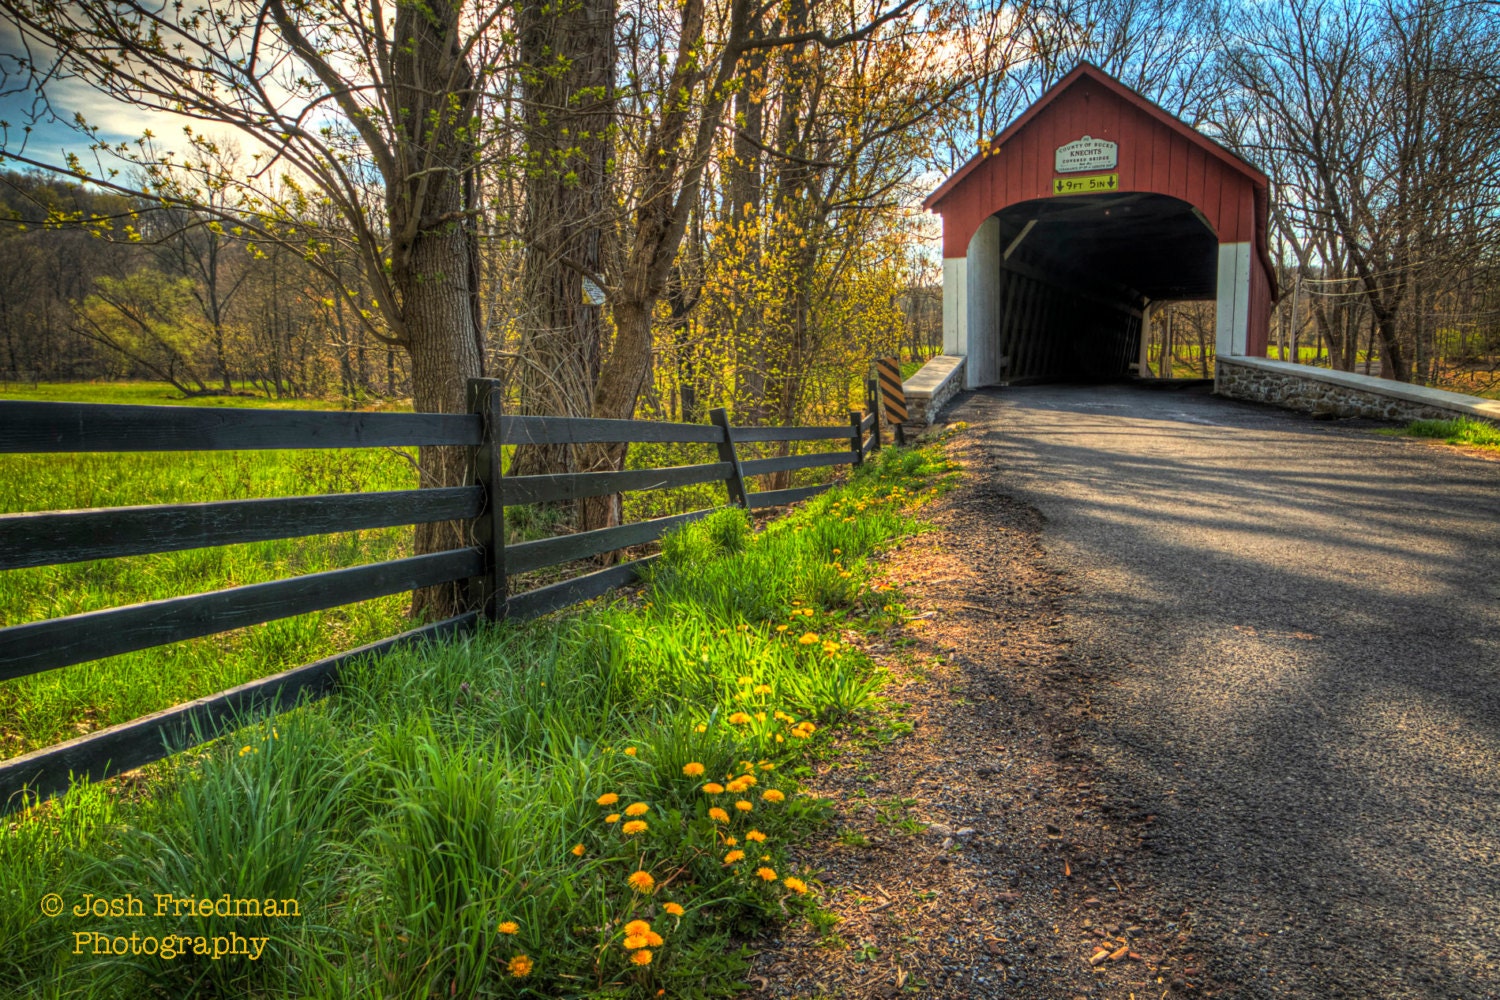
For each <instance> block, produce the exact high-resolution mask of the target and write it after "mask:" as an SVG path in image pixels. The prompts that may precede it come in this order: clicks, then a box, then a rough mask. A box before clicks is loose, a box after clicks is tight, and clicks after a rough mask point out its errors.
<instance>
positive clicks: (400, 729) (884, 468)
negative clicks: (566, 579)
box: [0, 448, 947, 998]
mask: <svg viewBox="0 0 1500 1000" xmlns="http://www.w3.org/2000/svg"><path fill="white" fill-rule="evenodd" d="M946 476H947V465H946V462H945V460H944V458H943V457H942V454H941V451H940V450H939V449H937V448H929V449H925V450H915V451H906V450H898V449H888V450H884V451H882V452H881V453H880V454H879V458H878V460H876V461H874V462H871V463H868V464H867V465H866V467H865V468H864V469H862V470H861V471H860V472H859V474H858V475H856V476H855V477H854V478H853V479H852V481H851V482H850V483H849V484H848V485H847V486H844V487H841V488H838V489H835V490H832V491H829V492H828V493H826V494H823V495H822V496H820V497H818V498H816V499H815V500H813V501H810V502H809V503H807V504H806V505H805V506H803V507H802V508H800V509H799V510H798V511H796V512H794V513H792V514H790V515H789V516H787V517H784V518H782V519H779V520H776V521H773V522H771V523H770V524H769V525H768V526H767V527H766V528H765V529H764V530H762V531H761V532H759V533H758V534H752V533H751V532H750V531H749V528H748V522H747V521H746V519H745V517H744V515H743V513H741V512H739V511H737V510H726V511H722V512H720V513H718V514H716V515H714V516H713V517H711V518H708V519H706V520H704V521H702V522H698V523H696V524H694V525H691V526H689V527H687V528H685V529H683V530H682V531H681V532H680V533H678V534H676V535H674V536H672V537H671V538H670V539H669V540H668V542H667V544H666V545H665V546H664V550H665V551H664V555H663V558H662V560H661V562H660V564H659V568H658V569H657V570H656V571H655V572H654V573H653V574H652V577H651V579H650V581H649V582H648V584H647V586H646V588H645V589H644V590H643V591H642V592H641V593H640V594H639V596H638V597H636V598H633V599H625V598H621V599H617V600H614V601H613V602H610V603H601V604H597V605H595V606H593V607H591V608H588V609H585V610H584V611H582V612H580V613H577V614H574V615H572V616H568V617H564V618H560V619H553V620H550V621H542V622H534V623H530V624H527V625H523V626H501V627H497V628H493V629H488V630H486V631H484V632H483V633H481V634H480V635H478V636H476V637H474V638H473V639H469V640H465V641H462V642H457V643H452V644H448V645H444V646H440V647H429V648H427V649H425V650H420V651H412V652H408V653H402V654H398V655H393V656H389V657H386V658H384V659H380V660H376V661H370V662H365V663H363V664H360V665H358V666H357V667H356V668H354V669H351V670H350V671H348V672H347V673H346V675H345V676H344V678H343V682H342V686H341V691H340V693H339V695H338V696H336V697H335V698H333V699H330V700H328V701H325V702H321V703H319V704H316V705H312V706H308V707H305V708H302V709H299V710H297V711H295V712H291V713H287V714H284V715H281V716H278V717H277V718H275V719H274V720H270V721H264V722H254V721H250V720H247V721H246V725H245V727H244V728H243V729H241V730H240V731H239V732H237V733H235V734H234V735H232V736H230V737H227V738H225V739H222V740H219V741H217V742H216V743H214V744H211V745H209V746H207V747H204V748H200V749H199V750H197V751H194V752H192V753H190V754H184V755H181V756H179V757H178V758H175V759H173V760H172V761H169V762H165V763H164V764H162V765H158V766H156V767H154V768H152V769H149V772H148V774H147V775H146V776H145V778H143V779H142V781H143V783H144V789H145V791H144V792H142V791H141V790H140V789H137V790H136V791H135V792H129V791H127V790H126V789H123V788H121V787H120V785H121V783H119V782H116V783H113V784H109V785H104V786H91V787H84V788H81V789H76V790H74V791H73V792H71V793H70V794H69V795H68V796H66V797H65V798H64V799H63V800H61V802H59V803H56V804H54V805H51V806H47V807H43V808H42V809H39V810H34V811H33V812H32V813H30V814H28V815H26V816H24V817H22V818H21V819H20V821H19V822H17V823H14V824H13V825H12V826H11V827H10V828H9V830H8V831H6V832H4V833H3V834H0V940H3V941H4V942H5V944H6V947H5V949H4V950H3V951H0V994H3V995H6V996H18V997H22V996H25V997H62V996H69V997H85V998H92V997H100V998H103V997H119V996H148V995H161V996H171V997H194V996H202V997H229V996H234V997H241V996H254V997H268V998H270V997H276V998H279V997H319V998H321V997H329V998H333V997H413V998H416V997H429V996H439V995H440V996H462V997H474V996H485V997H488V996H578V997H600V998H603V997H622V998H623V997H651V996H656V995H658V991H659V990H665V991H666V993H665V995H668V996H676V997H710V996H723V995H729V994H730V993H732V992H733V991H734V989H735V985H736V982H737V980H738V978H739V976H740V975H741V973H742V971H743V970H744V968H745V964H744V963H745V957H744V953H743V950H742V947H741V945H740V944H739V942H740V941H742V940H743V936H744V935H745V934H746V933H747V932H750V931H753V930H754V929H755V928H756V927H757V926H760V925H763V924H769V923H774V922H779V921H782V920H785V919H787V918H788V917H797V916H799V915H800V916H808V917H811V918H813V919H815V915H816V913H817V912H818V911H817V909H816V897H817V882H816V873H814V872H803V871H800V870H798V869H797V868H796V866H795V864H794V863H793V862H792V861H791V859H790V856H789V855H788V853H787V847H788V845H789V844H793V843H795V842H796V840H797V839H798V838H799V837H801V836H803V835H805V834H806V833H807V832H808V831H809V830H810V829H812V828H813V827H814V826H815V825H816V824H817V823H818V822H820V821H821V819H822V818H823V816H824V813H825V810H824V808H823V806H822V805H821V804H820V802H819V801H818V800H816V799H812V798H807V797H803V796H799V795H798V794H797V793H796V787H795V783H794V781H793V779H792V778H791V777H789V775H790V774H791V773H792V772H795V771H797V770H798V766H799V761H801V760H804V759H806V758H807V755H809V754H815V753H817V752H819V744H821V743H822V742H823V741H824V740H826V738H827V732H826V730H825V728H824V727H825V725H828V724H836V723H837V722H838V720H847V719H851V718H860V717H868V716H869V714H870V713H871V712H874V711H876V710H877V707H878V700H877V699H876V697H875V692H874V688H873V686H872V685H871V684H870V683H869V682H870V679H871V678H872V677H874V676H875V672H874V669H873V666H872V664H871V663H870V662H869V661H868V660H867V659H866V658H865V657H864V655H863V654H861V653H860V652H858V651H857V649H856V648H854V647H853V646H851V645H849V644H848V643H847V641H845V640H846V637H847V636H846V633H848V632H849V631H851V630H853V631H859V632H875V631H879V630H882V629H884V628H886V627H888V626H889V625H890V624H891V623H892V622H893V621H894V620H895V616H896V615H898V614H900V613H901V612H900V605H899V603H893V598H892V596H891V595H890V594H888V593H882V592H879V591H877V590H876V589H875V588H873V587H872V586H871V584H870V582H869V580H870V576H871V573H872V568H871V564H870V557H871V556H872V555H873V554H874V553H875V552H877V551H878V550H879V549H880V548H881V547H883V546H885V545H887V544H889V543H890V542H892V541H893V540H895V539H897V538H899V537H900V536H902V535H904V534H906V533H909V532H910V531H912V530H914V529H915V528H916V527H917V525H916V522H915V521H914V520H913V518H914V516H915V515H916V513H917V510H918V508H919V506H920V504H921V503H922V502H924V501H925V499H926V497H928V496H930V495H931V494H930V493H929V492H927V491H926V489H924V487H925V488H930V489H934V490H935V489H939V488H941V487H942V485H943V483H944V482H945V481H946ZM804 640H805V641H804ZM799 733H800V734H801V735H799ZM700 764H701V765H702V766H703V768H705V769H706V772H705V773H704V774H703V775H702V776H696V774H695V773H694V772H695V771H696V768H695V767H689V765H700ZM747 770H748V771H749V773H751V774H753V775H754V776H755V778H756V785H755V786H754V787H749V788H745V787H742V788H741V789H740V790H739V791H735V790H733V789H732V787H731V789H730V790H726V791H724V792H721V793H719V794H707V793H706V792H705V786H704V785H703V783H704V782H705V781H708V780H711V779H712V780H716V781H718V782H722V783H723V784H724V785H726V786H728V785H730V781H731V780H733V778H734V777H735V776H741V775H743V774H745V773H746V772H747ZM772 789H775V790H776V791H778V792H781V793H782V794H783V795H784V800H782V801H774V800H773V799H772V798H770V797H765V794H766V793H767V792H768V791H770V790H772ZM605 794H610V795H618V796H620V798H619V800H618V802H611V803H608V804H596V799H598V798H599V797H600V796H601V795H605ZM606 801H608V800H606ZM736 801H743V802H745V803H748V804H749V805H750V806H751V807H752V808H751V810H749V811H741V809H739V808H736V806H735V802H736ZM635 802H640V803H645V809H644V812H643V814H642V815H641V817H640V818H641V819H642V820H643V821H644V822H646V823H647V824H648V829H646V830H644V831H642V832H638V833H635V834H633V835H629V836H627V835H626V834H624V832H623V829H622V824H623V823H624V822H625V821H627V820H628V819H629V818H630V816H629V813H630V812H631V810H627V809H625V808H624V807H625V806H626V805H627V804H630V803H635ZM713 808H723V809H724V810H725V813H726V815H725V817H724V819H725V820H726V821H724V822H721V821H718V820H716V819H715V818H714V817H713V816H712V815H711V813H710V810H711V809H713ZM615 812H621V813H626V814H627V815H626V816H625V817H623V818H621V819H617V820H615V821H614V822H609V821H608V816H607V814H614V813H615ZM752 829H753V830H755V831H757V832H758V833H760V834H764V835H765V839H764V840H763V841H760V840H756V839H753V838H750V837H749V836H748V834H749V832H750V831H751V830H752ZM729 837H733V838H735V841H736V842H735V843H734V844H730V843H729V842H728V839H727V838H729ZM575 845H581V849H580V853H578V854H575V853H574V850H575ZM731 850H744V851H746V852H747V856H746V857H745V858H743V859H737V860H736V859H734V858H733V857H732V856H731V855H729V854H728V853H727V852H729V851H731ZM726 859H729V862H728V863H726ZM760 867H765V868H767V869H772V870H774V879H768V878H762V877H760V876H758V875H757V874H756V869H757V868H760ZM637 871H644V872H648V873H650V874H651V875H652V877H653V879H654V881H655V885H654V891H652V892H641V891H636V890H635V889H633V888H632V887H631V885H630V884H629V882H628V881H627V880H628V877H629V876H630V875H631V873H633V872H637ZM767 874H768V875H769V874H771V872H768V873H767ZM789 876H795V877H798V878H801V879H803V880H804V881H806V882H807V884H808V886H809V887H810V889H811V891H810V892H809V893H807V894H806V895H803V894H800V893H799V892H797V891H796V889H797V888H798V886H797V885H796V884H795V883H790V882H788V881H786V880H787V878H788V877H789ZM49 892H55V893H58V894H59V895H60V896H61V897H62V899H63V900H64V902H65V908H64V910H63V914H62V915H61V916H58V917H56V918H52V919H47V918H44V917H42V916H41V914H40V911H39V904H40V901H41V899H42V898H43V897H44V895H45V894H46V893H49ZM158 893H161V894H175V895H177V896H187V895H193V896H198V897H209V898H215V899H216V898H219V897H221V896H223V895H224V894H226V893H228V894H229V895H230V896H232V897H234V898H236V899H246V898H250V897H255V898H258V899H267V898H271V899H295V900H296V901H297V912H298V914H299V915H298V916H295V917H269V916H260V917H253V916H244V915H242V916H238V917H223V916H188V915H181V914H173V913H171V912H170V911H169V912H168V913H167V914H166V915H157V912H156V899H155V897H156V894H158ZM85 895H93V896H100V897H104V898H107V899H114V898H120V899H124V898H126V897H129V896H133V897H135V898H137V899H140V900H143V901H144V902H143V906H144V909H145V912H146V915H145V916H141V917H131V916H129V915H128V913H127V914H122V915H121V916H117V917H112V916H104V917H92V916H82V917H80V916H74V915H73V913H72V907H73V906H74V905H76V904H78V903H79V902H81V901H82V900H83V899H84V897H85ZM669 902H670V903H672V904H675V905H677V906H680V907H682V908H683V912H682V914H681V915H680V916H676V915H673V914H672V913H671V912H670V911H669V910H668V909H667V908H666V904H667V903H669ZM632 919H644V920H647V921H649V923H650V927H651V931H650V933H651V934H658V935H660V937H661V938H662V939H663V943H661V944H660V945H657V944H654V943H652V942H647V944H648V950H650V951H651V952H652V955H651V961H650V963H649V964H647V965H637V964H634V963H633V962H632V958H631V956H632V954H634V953H635V952H636V951H637V950H639V949H638V946H639V944H640V942H633V943H632V945H633V946H632V947H626V946H625V929H624V928H625V924H626V922H627V921H630V920H632ZM502 921H514V922H515V924H516V925H517V928H516V933H515V934H501V933H498V927H499V925H500V923H501V922H502ZM92 932H98V933H103V934H105V935H106V937H107V939H111V940H112V939H113V938H114V937H121V938H123V939H126V941H127V943H128V938H129V935H130V934H131V933H132V932H134V933H136V934H138V935H140V936H141V937H142V938H145V937H152V938H154V939H156V941H158V942H159V941H160V940H161V939H162V938H163V937H164V936H166V935H172V934H179V935H185V936H188V937H196V936H200V935H201V936H203V937H204V938H205V940H206V941H208V942H209V946H210V947H211V945H212V939H213V938H215V937H220V936H221V937H223V938H225V939H226V940H232V939H230V935H231V934H239V935H241V936H243V937H244V938H246V939H248V938H257V939H259V938H265V939H267V940H266V941H265V943H264V946H263V947H264V951H263V952H262V954H261V955H260V957H259V958H258V959H254V960H252V959H251V958H249V957H248V956H245V955H228V956H223V957H221V958H219V959H217V960H215V959H212V958H210V957H199V956H187V957H179V958H176V959H173V960H166V959H162V958H160V957H142V956H138V955H137V956H132V955H129V954H127V955H123V956H121V955H96V954H93V946H92V942H93V939H92V938H87V939H85V946H84V947H83V949H82V951H83V952H84V953H83V954H75V952H77V951H78V950H79V944H78V942H79V938H78V937H77V936H76V935H77V934H78V933H86V934H87V933H92ZM522 955H524V956H526V957H527V959H528V960H529V961H530V963H531V966H530V971H529V973H528V974H527V975H526V976H524V977H517V976H514V975H512V974H511V970H512V969H515V970H519V969H521V968H522V967H523V966H522V965H521V964H517V963H516V960H517V959H518V957H519V956H522Z"/></svg>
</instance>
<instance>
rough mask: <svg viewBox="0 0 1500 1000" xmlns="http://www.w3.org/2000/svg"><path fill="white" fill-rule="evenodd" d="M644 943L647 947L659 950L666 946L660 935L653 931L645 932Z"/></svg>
mask: <svg viewBox="0 0 1500 1000" xmlns="http://www.w3.org/2000/svg"><path fill="white" fill-rule="evenodd" d="M646 943H647V944H648V945H650V946H651V947H653V948H660V947H661V946H662V945H664V944H666V943H667V942H666V939H665V938H663V937H662V936H661V935H660V934H658V933H656V932H655V931H647V932H646Z"/></svg>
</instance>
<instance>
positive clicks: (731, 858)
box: [724, 851, 745, 865]
mask: <svg viewBox="0 0 1500 1000" xmlns="http://www.w3.org/2000/svg"><path fill="white" fill-rule="evenodd" d="M744 860H745V852H744V851H730V852H729V853H728V854H726V855H724V863H725V864H726V865H732V864H734V863H735V862H736V861H744Z"/></svg>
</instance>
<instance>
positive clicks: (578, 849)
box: [573, 844, 583, 858]
mask: <svg viewBox="0 0 1500 1000" xmlns="http://www.w3.org/2000/svg"><path fill="white" fill-rule="evenodd" d="M573 856H574V857H575V858H581V857H583V845H582V844H574V845H573Z"/></svg>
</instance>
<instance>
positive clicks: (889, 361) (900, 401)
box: [875, 358, 906, 424]
mask: <svg viewBox="0 0 1500 1000" xmlns="http://www.w3.org/2000/svg"><path fill="white" fill-rule="evenodd" d="M875 374H877V375H879V376H880V398H881V399H882V400H883V401H884V402H885V418H886V419H887V420H888V421H890V422H891V423H893V424H900V423H905V422H906V390H905V389H903V388H902V387H901V362H900V361H898V360H897V359H896V358H876V359H875Z"/></svg>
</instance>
